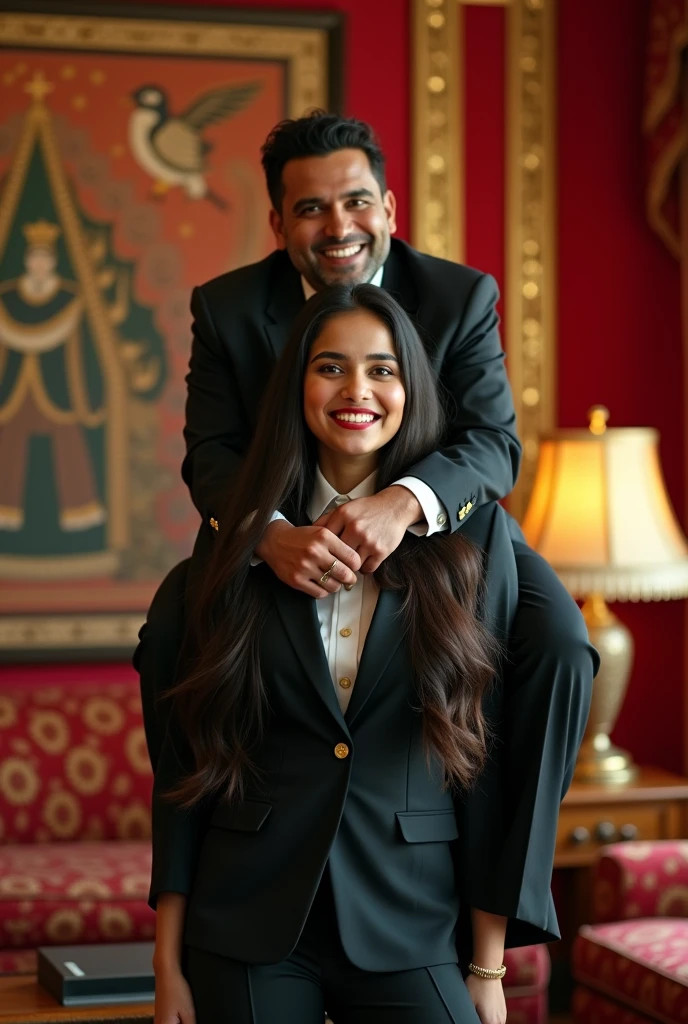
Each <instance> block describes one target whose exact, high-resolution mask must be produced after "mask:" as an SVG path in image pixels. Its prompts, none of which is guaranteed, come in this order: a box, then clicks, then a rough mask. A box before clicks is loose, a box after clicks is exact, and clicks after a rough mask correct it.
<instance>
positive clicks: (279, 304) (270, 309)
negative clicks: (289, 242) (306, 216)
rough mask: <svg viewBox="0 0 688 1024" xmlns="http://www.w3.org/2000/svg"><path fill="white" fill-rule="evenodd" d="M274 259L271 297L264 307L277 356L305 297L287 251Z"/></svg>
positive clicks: (270, 336) (272, 344)
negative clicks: (265, 307)
mask: <svg viewBox="0 0 688 1024" xmlns="http://www.w3.org/2000/svg"><path fill="white" fill-rule="evenodd" d="M280 255H282V256H283V258H282V259H278V260H275V268H274V273H273V276H272V281H271V284H270V301H269V303H268V306H267V309H266V310H265V316H266V323H265V334H266V336H267V339H268V342H269V344H270V348H271V349H272V354H273V356H274V358H275V360H277V359H279V357H280V356H281V355H282V352H283V350H284V346H285V345H286V343H287V339H288V337H289V332H290V331H291V326H292V324H293V323H294V320H295V319H296V317H297V315H298V313H299V312H300V310H301V308H302V306H303V304H304V302H305V301H306V300H305V298H304V294H303V285H302V283H301V276H300V274H299V272H298V270H297V269H296V267H295V266H294V265H293V263H292V262H291V260H290V259H289V257H288V256H287V254H286V253H284V254H280Z"/></svg>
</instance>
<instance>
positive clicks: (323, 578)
mask: <svg viewBox="0 0 688 1024" xmlns="http://www.w3.org/2000/svg"><path fill="white" fill-rule="evenodd" d="M336 564H337V559H336V558H335V560H334V562H333V563H332V565H331V566H330V568H329V569H326V570H325V572H324V573H323V574H322V576H321V577H320V579H319V580H318V582H319V583H320V586H321V587H322V586H324V584H325V583H327V581H328V580H329V578H330V573H331V572H332V570H333V569H334V567H335V565H336Z"/></svg>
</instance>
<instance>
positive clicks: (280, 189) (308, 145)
mask: <svg viewBox="0 0 688 1024" xmlns="http://www.w3.org/2000/svg"><path fill="white" fill-rule="evenodd" d="M338 149H361V150H363V152H364V153H365V155H366V156H367V157H368V163H369V164H370V169H371V171H372V172H373V175H374V177H375V180H376V181H377V183H378V185H379V186H380V192H381V193H382V195H384V194H385V192H386V191H387V183H386V179H385V156H384V153H383V152H382V150H381V149H380V145H379V143H378V141H377V138H376V137H375V132H374V131H373V129H372V128H371V127H370V125H369V124H366V123H365V121H357V120H356V118H355V117H340V116H339V115H338V114H326V113H325V111H324V110H314V111H313V112H312V113H311V114H308V115H307V116H306V117H299V118H297V119H295V120H291V119H287V120H286V121H280V123H279V124H277V125H275V127H274V128H273V129H272V131H271V132H270V134H269V135H268V137H267V139H266V140H265V144H264V145H263V146H262V148H261V153H262V154H263V170H264V171H265V180H266V182H267V186H268V193H269V195H270V200H271V202H272V205H273V206H274V208H275V209H276V210H277V212H278V213H280V212H281V209H282V199H283V197H284V186H283V184H282V171H283V170H284V165H285V164H286V163H288V161H289V160H298V159H299V157H307V156H327V154H328V153H335V152H336V151H337V150H338Z"/></svg>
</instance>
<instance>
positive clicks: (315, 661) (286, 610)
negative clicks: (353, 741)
mask: <svg viewBox="0 0 688 1024" xmlns="http://www.w3.org/2000/svg"><path fill="white" fill-rule="evenodd" d="M273 593H274V597H275V605H276V607H277V612H278V614H279V617H280V619H281V620H282V624H283V626H284V628H285V630H286V633H287V636H288V637H289V640H290V642H291V645H292V647H293V649H294V653H295V654H296V657H297V658H298V659H299V661H300V662H301V665H302V666H303V670H304V672H305V673H306V676H307V678H308V679H309V680H310V682H311V684H312V686H313V687H314V688H315V690H316V692H317V693H318V695H319V696H320V698H321V699H322V701H323V703H324V704H325V707H326V708H327V710H328V711H329V712H330V713H331V714H332V715H334V717H335V718H336V719H337V721H338V722H339V724H340V725H341V726H342V727H343V728H344V730H345V733H346V735H347V736H348V729H347V728H346V725H345V722H344V716H343V715H342V710H341V708H340V707H339V701H338V700H337V694H336V693H335V690H334V685H333V683H332V676H331V675H330V666H329V665H328V663H327V657H326V656H325V650H324V648H323V645H322V639H321V636H320V623H319V622H318V613H317V611H316V607H315V601H314V600H313V598H312V597H309V596H308V595H307V594H303V593H302V592H301V591H300V590H293V589H292V588H291V587H288V586H287V585H286V584H285V583H282V582H281V581H279V580H277V579H275V583H274V590H273Z"/></svg>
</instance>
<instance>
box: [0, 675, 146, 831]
mask: <svg viewBox="0 0 688 1024" xmlns="http://www.w3.org/2000/svg"><path fill="white" fill-rule="evenodd" d="M150 790H151V769H150V762H149V760H148V752H147V750H146V738H145V735H144V731H143V722H142V718H141V702H140V698H139V694H138V686H137V684H136V683H135V682H134V681H133V680H132V681H130V682H123V683H107V684H104V685H103V684H100V685H95V684H93V685H89V684H84V683H80V684H79V685H75V686H73V687H57V686H52V687H50V688H45V687H40V686H35V685H34V686H31V685H23V686H22V687H21V688H17V689H15V690H5V689H0V843H49V842H54V841H60V840H69V841H73V840H81V839H147V838H149V837H150V834H151V832H150Z"/></svg>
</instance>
